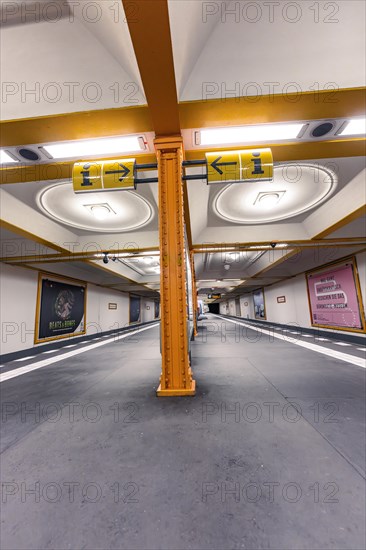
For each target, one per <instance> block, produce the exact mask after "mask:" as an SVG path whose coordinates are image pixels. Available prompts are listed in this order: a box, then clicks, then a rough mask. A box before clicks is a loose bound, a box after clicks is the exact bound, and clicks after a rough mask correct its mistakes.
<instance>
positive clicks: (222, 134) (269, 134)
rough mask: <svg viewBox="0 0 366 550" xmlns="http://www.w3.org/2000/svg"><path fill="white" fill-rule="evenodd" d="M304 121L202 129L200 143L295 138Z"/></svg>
mask: <svg viewBox="0 0 366 550" xmlns="http://www.w3.org/2000/svg"><path fill="white" fill-rule="evenodd" d="M303 126H304V124H303V123H293V124H259V125H255V126H235V127H234V126H233V127H231V128H209V129H207V130H206V129H205V130H200V145H224V144H229V143H230V144H231V143H233V144H234V143H256V142H260V141H271V142H272V141H281V140H287V139H295V138H297V136H298V135H299V133H300V131H301V129H302V128H303Z"/></svg>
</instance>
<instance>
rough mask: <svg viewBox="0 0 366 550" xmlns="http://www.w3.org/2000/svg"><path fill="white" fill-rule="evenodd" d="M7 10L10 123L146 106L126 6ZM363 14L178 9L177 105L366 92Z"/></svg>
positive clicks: (282, 2) (193, 4)
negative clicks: (360, 88) (352, 90)
mask: <svg viewBox="0 0 366 550" xmlns="http://www.w3.org/2000/svg"><path fill="white" fill-rule="evenodd" d="M7 4H9V2H6V1H5V0H2V1H1V10H2V22H3V24H2V29H1V36H0V43H1V52H2V53H1V54H0V55H1V57H0V59H1V76H2V80H3V82H5V84H6V86H7V88H6V89H7V91H8V94H7V95H6V96H4V97H3V101H2V109H1V111H2V112H1V118H2V120H9V119H17V118H26V117H35V116H42V115H51V114H58V113H65V112H76V111H85V110H94V109H107V108H113V107H128V106H135V105H141V104H145V103H146V100H145V96H144V91H143V87H142V84H141V79H140V75H139V71H138V67H137V62H136V58H135V54H134V51H133V47H132V42H131V38H130V34H129V31H128V27H127V23H126V20H125V15H124V12H123V6H122V2H121V1H118V2H116V1H115V0H103V1H102V2H89V1H88V0H79V2H71V7H70V9H67V3H66V0H65V1H62V2H61V1H60V0H58V1H57V2H54V1H52V0H43V1H41V2H33V1H32V0H28V1H27V2H24V0H15V1H13V2H11V4H12V6H15V7H16V8H18V12H17V14H16V15H15V16H13V17H9V16H8V15H7V12H5V6H6V5H7ZM33 5H36V6H38V12H37V11H36V16H32V15H27V16H25V15H24V13H25V11H24V10H25V8H24V6H29V7H32V6H33ZM57 5H60V6H61V7H60V10H61V12H60V14H59V15H58V8H57ZM271 5H272V7H271ZM291 5H292V7H291ZM294 5H295V6H297V8H294ZM55 6H56V8H55ZM248 6H249V7H248ZM61 8H62V9H61ZM22 10H23V11H22ZM55 10H56V12H55ZM272 10H273V11H272ZM295 10H297V12H298V13H296V11H295ZM317 10H318V12H317ZM365 10H366V3H365V2H363V1H362V0H341V1H338V2H328V1H327V0H319V1H318V2H315V3H313V2H307V1H306V2H297V3H294V2H287V0H278V1H277V2H276V3H274V2H262V1H261V2H237V1H232V2H204V1H203V0H194V1H192V0H170V1H169V14H170V25H171V34H172V44H173V54H174V65H175V73H176V81H177V88H178V97H179V100H180V101H191V100H201V99H212V98H225V97H233V96H253V95H254V96H256V95H262V94H268V93H270V94H271V93H291V92H296V91H308V90H317V89H320V90H323V89H327V88H330V89H334V88H349V87H358V86H364V85H365V74H366V69H365V67H366V57H365V51H366V47H365V46H366V44H365V33H364V22H365V16H366V11H365ZM23 12H24V13H23ZM55 13H56V16H55ZM52 14H53V15H52ZM35 17H36V18H37V21H38V22H34V20H35ZM297 18H298V21H296V19H297ZM256 19H258V20H257V21H256ZM291 20H293V21H294V22H291ZM251 21H252V22H251ZM9 52H11V54H10V53H9ZM32 90H36V94H32V93H31V91H32ZM28 92H30V93H28ZM252 99H253V98H252ZM252 99H251V101H252ZM253 108H255V102H253Z"/></svg>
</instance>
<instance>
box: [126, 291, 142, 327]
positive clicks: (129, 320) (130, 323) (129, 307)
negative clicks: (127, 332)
mask: <svg viewBox="0 0 366 550" xmlns="http://www.w3.org/2000/svg"><path fill="white" fill-rule="evenodd" d="M131 298H138V299H139V300H140V309H139V318H138V320H137V321H131ZM128 324H129V325H141V296H138V295H137V294H133V293H132V292H129V293H128Z"/></svg>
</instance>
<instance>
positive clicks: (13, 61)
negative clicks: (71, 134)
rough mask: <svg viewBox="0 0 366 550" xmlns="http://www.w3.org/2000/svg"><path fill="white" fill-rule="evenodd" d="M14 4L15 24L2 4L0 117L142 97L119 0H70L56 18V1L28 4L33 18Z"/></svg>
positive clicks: (120, 103) (123, 103)
mask: <svg viewBox="0 0 366 550" xmlns="http://www.w3.org/2000/svg"><path fill="white" fill-rule="evenodd" d="M12 4H13V6H14V7H15V8H16V7H17V6H18V7H19V14H20V19H19V18H18V20H16V24H13V23H14V22H12V20H10V21H8V23H7V19H8V16H7V15H6V13H5V12H4V10H5V9H6V5H5V3H4V2H3V5H2V6H1V8H2V22H5V23H3V25H2V30H1V51H2V53H1V77H2V81H3V98H2V108H1V118H2V120H8V119H17V118H26V117H37V116H43V115H52V114H59V113H66V112H76V111H85V110H94V109H106V108H113V107H132V106H136V105H141V104H144V103H146V101H145V97H144V94H143V90H142V85H141V80H140V76H139V71H138V68H137V63H136V58H135V55H134V51H133V48H132V43H131V38H130V35H129V31H128V27H127V23H126V21H125V16H124V13H123V7H122V2H112V1H110V0H103V2H87V1H86V0H81V1H79V2H73V3H72V4H73V8H72V10H71V11H66V12H65V13H64V14H63V16H62V17H60V18H56V19H50V18H49V16H48V13H51V11H50V12H48V10H47V9H46V8H47V5H50V6H51V8H52V4H53V6H55V2H41V3H40V2H38V3H37V2H34V4H35V5H36V7H37V5H38V12H37V10H36V12H35V13H36V15H35V17H33V18H32V17H31V16H27V17H25V16H24V17H22V16H21V14H22V10H23V11H24V6H25V5H26V3H25V2H20V1H18V2H12ZM28 4H29V3H28ZM39 6H41V8H40V7H39ZM42 6H43V8H42ZM51 8H50V7H49V8H48V9H51ZM37 13H38V15H37Z"/></svg>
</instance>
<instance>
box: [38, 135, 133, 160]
mask: <svg viewBox="0 0 366 550" xmlns="http://www.w3.org/2000/svg"><path fill="white" fill-rule="evenodd" d="M140 137H141V136H125V137H117V138H102V139H84V140H81V141H67V142H63V143H54V144H52V145H43V149H44V150H45V151H46V152H47V153H48V154H49V155H51V156H52V158H54V159H57V158H69V157H78V158H81V157H87V156H91V155H111V154H115V153H129V152H133V151H141V150H142V149H143V148H142V146H141V140H140Z"/></svg>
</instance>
